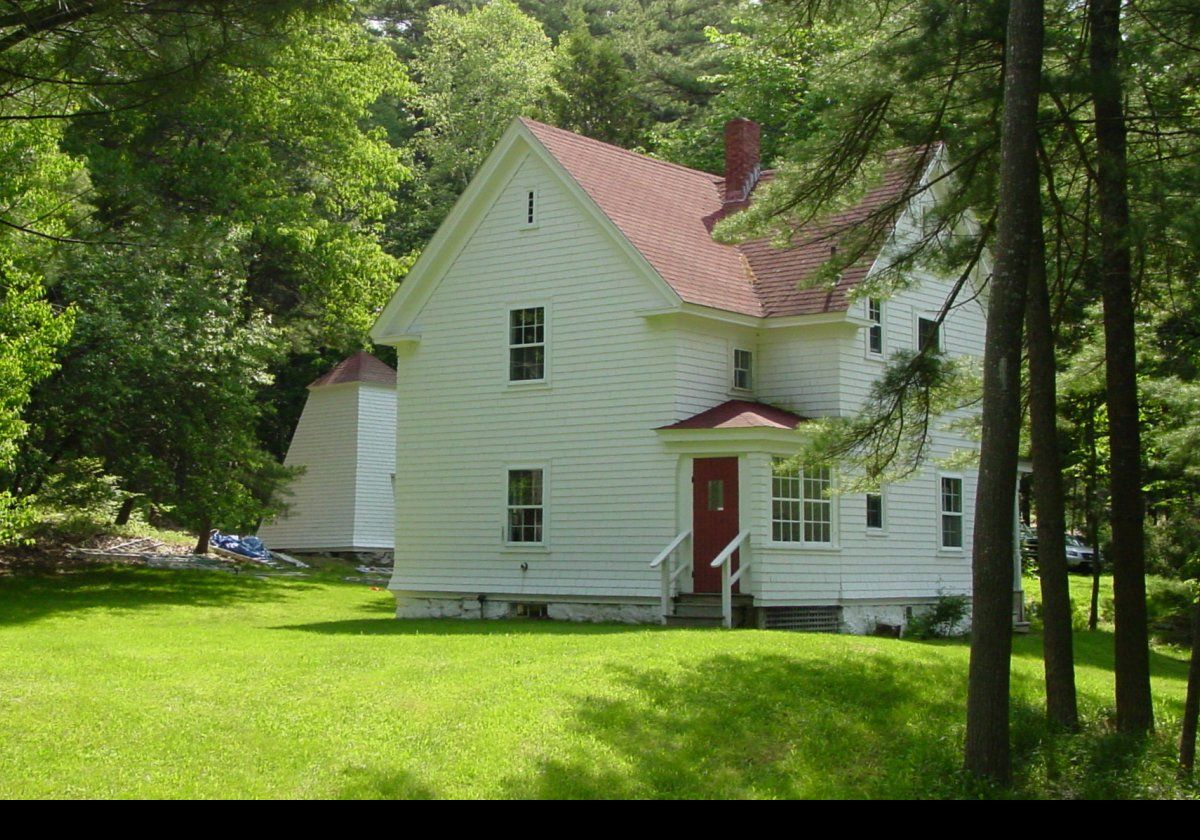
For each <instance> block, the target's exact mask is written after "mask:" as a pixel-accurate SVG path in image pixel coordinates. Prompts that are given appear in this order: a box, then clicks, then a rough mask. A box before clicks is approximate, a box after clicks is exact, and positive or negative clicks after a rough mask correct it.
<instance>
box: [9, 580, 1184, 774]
mask: <svg viewBox="0 0 1200 840" xmlns="http://www.w3.org/2000/svg"><path fill="white" fill-rule="evenodd" d="M391 609H392V601H391V597H390V596H389V595H388V594H387V593H386V592H380V591H371V590H370V589H368V588H366V587H362V586H353V585H348V584H342V583H339V582H336V581H334V580H308V581H304V580H296V579H282V578H277V579H271V580H260V579H255V578H252V577H248V576H240V577H234V576H231V575H225V574H220V573H214V572H154V571H145V570H130V569H124V570H99V571H90V572H84V573H74V574H68V575H59V576H52V577H40V578H8V579H0V797H31V796H68V797H89V796H99V797H139V796H140V797H146V796H150V797H177V796H186V797H379V796H386V797H396V796H408V797H413V796H447V797H483V796H512V797H577V796H599V797H611V796H677V797H712V796H727V797H794V796H804V797H816V796H852V797H884V796H956V795H963V794H964V793H968V791H965V789H964V788H963V787H962V781H961V779H960V777H959V775H958V773H957V768H958V764H959V760H960V758H959V750H960V742H961V739H962V726H963V706H964V695H965V672H966V663H967V654H968V651H967V648H966V647H965V646H964V645H963V644H961V643H938V644H921V643H915V642H906V641H893V640H885V639H873V638H854V637H845V636H819V635H801V634H792V633H783V632H755V631H735V632H727V631H681V630H663V629H659V628H623V627H614V626H584V625H574V624H558V623H553V622H528V623H519V622H503V623H492V622H488V623H471V622H453V621H424V622H418V621H408V622H398V621H395V620H394V619H392V618H391V617H390V611H391ZM1038 645H1039V640H1038V637H1037V636H1036V635H1032V636H1028V637H1024V638H1020V639H1018V641H1017V650H1016V657H1015V676H1014V681H1015V691H1016V695H1017V704H1016V709H1015V711H1014V724H1015V733H1016V742H1017V749H1018V771H1019V780H1018V785H1019V786H1018V793H1019V794H1021V795H1072V796H1075V795H1077V796H1110V795H1111V796H1133V795H1149V796H1154V795H1181V794H1184V795H1186V794H1189V793H1192V794H1194V789H1182V788H1180V787H1178V786H1177V785H1176V784H1175V782H1174V776H1173V773H1172V771H1171V767H1170V761H1169V755H1170V749H1171V743H1170V740H1171V738H1173V737H1174V733H1175V731H1176V720H1177V717H1178V714H1179V711H1180V707H1181V704H1182V697H1183V691H1184V678H1185V663H1184V662H1183V661H1182V657H1181V656H1180V655H1177V654H1172V653H1163V652H1157V653H1156V654H1155V656H1154V669H1155V676H1156V679H1155V691H1156V698H1157V702H1158V713H1159V716H1160V728H1161V729H1162V731H1163V732H1164V736H1163V737H1162V738H1161V739H1158V740H1155V741H1152V742H1151V743H1150V745H1149V747H1144V746H1141V747H1139V746H1137V745H1129V744H1127V743H1125V742H1123V741H1122V740H1120V739H1118V738H1116V737H1114V736H1111V735H1104V734H1103V733H1102V731H1101V730H1102V728H1103V723H1102V721H1103V719H1104V717H1105V707H1106V706H1107V704H1109V703H1110V702H1111V700H1110V698H1111V696H1112V675H1111V672H1110V671H1109V668H1108V665H1109V659H1110V654H1109V649H1110V647H1111V637H1110V636H1108V635H1107V634H1106V633H1103V632H1102V633H1097V634H1094V635H1086V634H1085V635H1084V636H1083V637H1081V639H1080V641H1079V645H1078V647H1079V660H1080V669H1079V680H1080V688H1081V692H1082V698H1083V702H1084V706H1085V709H1086V711H1087V714H1088V717H1089V719H1090V720H1091V723H1092V727H1093V734H1091V735H1089V736H1086V737H1081V738H1064V737H1061V736H1055V737H1051V736H1047V734H1046V733H1045V732H1044V731H1043V727H1042V726H1041V724H1040V714H1039V711H1038V702H1039V700H1038V690H1039V683H1040V677H1041V662H1040V660H1039V658H1038V650H1039V648H1038ZM1168 735H1169V736H1170V737H1167V736H1168ZM975 793H979V791H975Z"/></svg>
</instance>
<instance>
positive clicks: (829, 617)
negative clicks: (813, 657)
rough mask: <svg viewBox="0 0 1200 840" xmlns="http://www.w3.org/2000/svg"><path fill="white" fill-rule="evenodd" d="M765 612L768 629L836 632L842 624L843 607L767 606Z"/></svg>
mask: <svg viewBox="0 0 1200 840" xmlns="http://www.w3.org/2000/svg"><path fill="white" fill-rule="evenodd" d="M763 614H764V618H765V619H766V628H767V629H768V630H795V631H797V632H800V633H836V632H838V630H839V629H841V624H842V608H841V607H767V608H766V609H764V610H763Z"/></svg>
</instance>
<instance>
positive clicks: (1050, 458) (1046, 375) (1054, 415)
mask: <svg viewBox="0 0 1200 840" xmlns="http://www.w3.org/2000/svg"><path fill="white" fill-rule="evenodd" d="M1037 220H1038V225H1037V230H1036V236H1037V238H1036V240H1035V243H1034V255H1033V261H1032V264H1031V265H1030V271H1029V290H1028V293H1027V298H1026V301H1025V327H1026V330H1027V337H1026V345H1027V346H1028V348H1029V426H1030V440H1031V443H1032V449H1033V496H1034V503H1035V505H1036V507H1037V541H1038V577H1039V578H1040V579H1041V583H1042V624H1043V634H1042V635H1043V659H1044V664H1045V670H1046V717H1047V718H1048V719H1049V721H1050V722H1051V723H1052V724H1054V725H1056V726H1060V727H1063V728H1065V729H1075V728H1076V727H1077V726H1078V725H1079V710H1078V707H1077V705H1076V700H1075V655H1074V651H1073V650H1072V647H1071V645H1072V639H1071V593H1070V586H1069V583H1068V580H1067V546H1066V530H1067V516H1066V502H1065V492H1064V490H1063V477H1062V464H1061V459H1060V457H1059V449H1058V391H1057V387H1056V383H1055V373H1056V370H1055V361H1054V327H1053V325H1052V323H1051V317H1050V290H1049V289H1048V288H1047V286H1046V253H1045V243H1044V241H1043V238H1042V232H1041V214H1040V213H1038V215H1037Z"/></svg>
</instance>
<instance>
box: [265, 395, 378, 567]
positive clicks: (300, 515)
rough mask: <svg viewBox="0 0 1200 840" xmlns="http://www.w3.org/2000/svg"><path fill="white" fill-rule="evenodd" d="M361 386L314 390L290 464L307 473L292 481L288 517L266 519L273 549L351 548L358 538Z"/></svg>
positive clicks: (268, 541)
mask: <svg viewBox="0 0 1200 840" xmlns="http://www.w3.org/2000/svg"><path fill="white" fill-rule="evenodd" d="M356 391H357V387H356V386H355V385H332V386H328V387H324V388H314V389H312V390H311V391H309V392H308V400H307V401H306V402H305V404H304V411H303V412H302V413H301V415H300V422H299V423H297V424H296V431H295V433H294V434H293V435H292V442H291V445H290V446H289V447H288V452H287V457H286V458H285V459H284V464H285V465H286V466H289V467H295V466H303V467H304V468H305V471H304V473H303V474H302V475H300V476H299V477H297V478H296V479H295V480H293V481H292V483H291V484H290V489H291V491H292V495H291V496H290V497H289V498H288V504H289V509H288V511H287V513H286V515H284V516H281V517H278V518H276V519H275V520H274V521H270V522H264V523H263V525H262V526H261V527H260V528H259V529H258V536H259V537H260V538H261V539H262V540H263V541H264V542H265V543H266V544H267V545H268V546H269V547H271V548H278V549H281V550H285V551H286V550H287V549H346V548H350V547H351V546H352V545H353V542H354V495H355V472H356V466H357V455H356V448H357V444H356V439H357V427H358V400H357V396H356Z"/></svg>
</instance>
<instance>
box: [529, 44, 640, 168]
mask: <svg viewBox="0 0 1200 840" xmlns="http://www.w3.org/2000/svg"><path fill="white" fill-rule="evenodd" d="M553 78H554V85H553V87H552V88H551V90H550V92H549V104H548V109H549V113H550V117H551V120H552V121H553V122H554V124H555V125H557V126H558V127H559V128H565V129H568V130H570V131H575V132H578V133H579V134H583V135H585V136H587V137H591V138H594V139H596V140H603V141H604V142H606V143H613V144H615V145H618V146H622V147H624V148H636V147H638V146H640V145H641V144H642V143H643V142H644V140H645V133H646V123H647V120H646V115H645V112H644V111H643V110H642V108H641V106H640V104H639V103H638V101H637V99H636V97H635V96H634V83H633V75H632V74H631V73H630V71H629V70H628V69H627V68H626V67H625V62H624V59H623V58H622V57H621V53H620V51H619V50H617V48H616V47H615V46H614V45H613V44H612V42H610V41H608V40H606V39H602V38H596V37H595V36H593V35H592V34H591V33H590V32H589V31H588V30H587V28H586V26H580V27H578V28H576V29H573V30H571V31H570V32H568V33H567V34H565V35H563V37H562V39H561V40H560V41H559V43H558V48H557V49H556V50H555V54H554V72H553Z"/></svg>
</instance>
